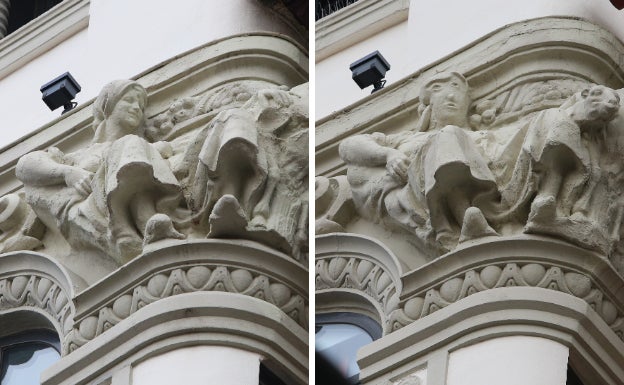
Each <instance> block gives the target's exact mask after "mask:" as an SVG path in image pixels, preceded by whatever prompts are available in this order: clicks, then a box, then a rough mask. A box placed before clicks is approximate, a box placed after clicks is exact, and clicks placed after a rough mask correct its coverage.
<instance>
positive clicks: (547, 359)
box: [446, 336, 568, 385]
mask: <svg viewBox="0 0 624 385" xmlns="http://www.w3.org/2000/svg"><path fill="white" fill-rule="evenodd" d="M567 363H568V348H567V347H565V346H564V345H562V344H560V343H557V342H554V341H551V340H547V339H544V338H538V337H526V336H513V337H502V338H496V339H492V340H488V341H484V342H481V343H478V344H475V345H471V346H468V347H465V348H462V349H459V350H457V351H455V352H452V353H451V354H450V355H449V361H448V373H447V375H448V377H447V382H446V385H500V384H505V385H527V384H549V385H565V383H566V375H567Z"/></svg>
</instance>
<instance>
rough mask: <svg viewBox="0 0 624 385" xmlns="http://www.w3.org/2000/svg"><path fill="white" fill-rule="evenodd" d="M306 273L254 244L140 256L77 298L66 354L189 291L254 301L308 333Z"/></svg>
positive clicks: (219, 243) (178, 247)
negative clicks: (279, 314) (229, 294)
mask: <svg viewBox="0 0 624 385" xmlns="http://www.w3.org/2000/svg"><path fill="white" fill-rule="evenodd" d="M307 275H308V271H307V269H305V268H303V267H302V266H301V265H300V264H298V263H297V262H295V261H294V260H292V259H291V258H289V257H288V256H287V255H285V254H283V253H279V252H275V251H274V250H272V249H270V248H268V247H263V246H261V245H258V244H256V243H254V242H249V241H247V242H245V241H240V240H239V241H232V240H202V241H192V242H186V243H183V244H172V245H170V246H164V247H162V248H159V249H158V250H154V251H152V252H148V253H145V254H143V255H141V256H140V257H138V258H137V259H135V260H133V261H132V262H130V263H129V264H127V265H125V266H123V267H122V268H121V269H119V270H117V271H116V272H114V273H113V274H112V275H110V277H109V279H108V280H106V281H101V282H99V283H98V284H95V285H92V286H91V287H89V288H88V289H87V290H84V291H83V292H81V293H80V294H78V295H77V296H76V298H75V302H76V303H77V307H76V314H75V317H74V325H75V326H74V328H73V330H71V331H70V332H69V333H68V334H67V335H66V337H65V343H64V345H63V346H64V349H65V352H66V353H71V352H72V351H74V350H76V349H77V348H79V347H81V346H83V345H84V344H86V343H87V342H89V341H91V340H93V339H95V338H96V337H98V336H99V335H101V334H102V333H104V332H106V331H107V330H109V329H110V328H112V327H114V326H115V325H117V324H119V323H120V322H122V321H123V320H125V319H126V318H128V317H130V316H131V315H132V314H134V313H136V312H137V311H139V310H140V309H142V308H143V307H145V306H149V305H150V304H153V303H155V302H157V301H160V300H162V299H164V298H168V297H172V296H176V295H181V294H186V293H194V292H225V293H231V294H235V295H243V296H248V297H253V298H257V299H259V300H262V301H264V302H266V303H268V304H271V305H273V306H275V307H276V308H278V309H280V310H281V311H282V312H283V314H285V315H286V316H287V317H289V318H291V319H292V320H293V321H294V322H295V323H296V324H297V325H299V327H301V328H302V329H307V328H308V299H307V294H306V292H307V279H308V277H307Z"/></svg>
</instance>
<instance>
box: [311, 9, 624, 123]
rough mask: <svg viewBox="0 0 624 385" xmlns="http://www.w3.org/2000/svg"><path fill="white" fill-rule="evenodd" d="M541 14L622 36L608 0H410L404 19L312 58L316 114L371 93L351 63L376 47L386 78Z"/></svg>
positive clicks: (621, 23)
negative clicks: (356, 78) (357, 78)
mask: <svg viewBox="0 0 624 385" xmlns="http://www.w3.org/2000/svg"><path fill="white" fill-rule="evenodd" d="M544 16H577V17H582V18H585V19H588V20H590V21H593V22H595V23H596V24H598V25H600V26H602V27H604V28H605V29H607V30H609V31H611V32H612V33H613V34H614V35H616V36H617V37H618V38H619V39H620V40H623V41H624V11H618V10H617V9H615V8H614V7H613V6H612V5H611V3H610V2H609V0H591V1H588V0H548V1H544V0H523V1H501V0H471V1H465V0H435V1H430V0H411V2H410V9H409V17H408V20H407V21H406V22H404V23H403V25H399V26H395V27H392V28H390V29H388V30H386V31H384V32H382V33H380V34H379V35H377V36H374V37H371V38H369V39H367V40H365V41H362V42H359V43H357V44H355V45H353V46H351V47H350V48H349V49H346V50H344V51H341V52H339V53H337V54H335V55H333V56H330V57H328V58H327V59H325V60H322V61H320V62H318V63H316V78H317V89H316V99H315V100H316V118H317V119H320V118H322V117H324V116H327V115H329V114H330V113H332V112H334V111H337V110H340V109H342V108H344V107H346V106H348V105H349V104H352V103H354V102H356V101H357V100H359V99H361V98H363V97H365V96H367V95H368V94H369V93H370V89H368V90H360V89H359V87H357V85H356V84H355V83H354V82H353V80H351V74H350V71H349V64H351V63H352V62H354V61H355V60H357V59H360V58H361V57H363V56H365V55H367V54H369V53H371V52H372V51H374V50H379V51H380V52H381V53H382V55H384V57H386V59H388V61H389V62H390V64H391V66H392V68H391V70H390V71H389V72H388V73H387V76H386V79H387V80H388V84H390V83H392V82H393V81H396V80H398V79H401V78H403V77H405V76H408V75H409V74H411V73H414V72H416V71H417V70H418V69H420V68H422V67H425V66H427V65H429V64H431V63H433V62H435V61H437V60H440V59H442V58H443V57H445V56H447V55H449V54H451V53H453V52H454V51H456V50H458V49H460V48H462V47H464V46H466V45H467V44H470V43H471V42H473V41H475V40H477V39H479V38H481V37H482V36H484V35H486V34H488V33H490V32H493V31H494V30H496V29H498V28H500V27H502V26H504V25H506V24H510V23H514V22H517V21H522V20H527V19H533V18H538V17H544Z"/></svg>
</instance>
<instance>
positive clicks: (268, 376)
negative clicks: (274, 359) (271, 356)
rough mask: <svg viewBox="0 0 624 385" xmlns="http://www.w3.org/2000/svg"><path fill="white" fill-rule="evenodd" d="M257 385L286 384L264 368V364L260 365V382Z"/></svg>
mask: <svg viewBox="0 0 624 385" xmlns="http://www.w3.org/2000/svg"><path fill="white" fill-rule="evenodd" d="M258 385H286V383H285V382H284V381H282V380H281V379H280V378H279V377H278V376H276V375H275V374H274V373H273V372H272V371H270V370H269V369H268V368H267V367H266V366H264V364H260V381H258Z"/></svg>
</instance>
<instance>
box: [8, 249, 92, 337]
mask: <svg viewBox="0 0 624 385" xmlns="http://www.w3.org/2000/svg"><path fill="white" fill-rule="evenodd" d="M79 284H81V282H80V280H79V279H78V278H77V277H73V278H71V276H70V274H68V272H67V271H66V270H65V268H63V267H62V266H61V265H60V264H58V263H57V262H55V261H53V260H52V259H51V258H50V257H47V256H45V255H43V254H39V253H34V252H13V253H6V254H2V255H0V315H3V314H6V315H8V314H9V313H11V312H14V311H18V310H31V311H36V312H38V313H43V314H44V315H45V316H46V318H47V319H48V320H49V321H50V322H51V323H52V325H53V326H54V328H55V329H56V332H57V333H58V334H59V336H60V337H61V340H62V337H63V336H64V335H66V334H67V333H69V331H70V330H71V329H72V327H73V320H74V314H75V307H74V304H73V302H72V301H71V298H72V297H73V296H74V290H75V287H76V286H75V285H79ZM8 319H9V320H10V319H11V318H10V316H9V318H8Z"/></svg>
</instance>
